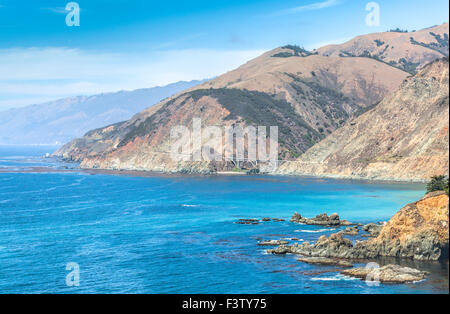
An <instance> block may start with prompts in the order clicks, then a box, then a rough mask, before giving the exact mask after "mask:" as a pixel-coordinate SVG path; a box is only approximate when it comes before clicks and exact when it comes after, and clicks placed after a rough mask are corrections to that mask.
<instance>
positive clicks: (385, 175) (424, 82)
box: [279, 60, 449, 181]
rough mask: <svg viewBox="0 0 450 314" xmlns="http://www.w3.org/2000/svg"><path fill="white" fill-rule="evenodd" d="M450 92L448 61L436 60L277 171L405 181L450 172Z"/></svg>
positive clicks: (424, 178)
mask: <svg viewBox="0 0 450 314" xmlns="http://www.w3.org/2000/svg"><path fill="white" fill-rule="evenodd" d="M448 93H449V66H448V60H439V61H436V62H433V63H432V64H430V65H428V66H426V67H424V68H423V69H422V70H421V71H420V72H419V73H418V74H417V75H415V76H414V77H411V78H409V79H408V80H406V81H405V82H404V83H403V84H402V86H401V87H400V88H399V89H398V90H397V91H396V92H394V93H393V94H391V95H389V96H388V97H386V98H385V99H384V100H383V101H382V102H381V103H380V104H378V105H377V106H376V107H375V108H373V109H371V110H369V111H367V112H366V113H364V114H362V115H361V116H359V117H357V118H356V119H353V120H351V121H349V122H348V123H347V124H346V125H345V126H343V127H342V128H340V129H338V130H336V131H335V132H334V133H333V134H332V135H330V136H328V137H327V138H326V139H324V140H323V141H321V142H320V143H319V144H317V145H315V146H313V147H312V148H310V149H309V150H308V151H307V152H306V153H305V154H304V155H302V156H301V157H300V159H299V160H298V161H297V162H292V163H291V162H287V163H285V164H284V165H282V166H281V167H280V169H279V172H280V173H283V174H307V175H323V176H336V177H345V178H366V179H382V180H406V181H409V180H419V181H420V180H428V179H429V178H430V177H431V176H433V175H439V174H444V173H448V170H449V155H448V149H449V146H448V145H449V94H448Z"/></svg>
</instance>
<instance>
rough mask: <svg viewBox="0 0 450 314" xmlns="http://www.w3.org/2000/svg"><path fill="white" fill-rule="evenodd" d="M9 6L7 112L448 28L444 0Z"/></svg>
mask: <svg viewBox="0 0 450 314" xmlns="http://www.w3.org/2000/svg"><path fill="white" fill-rule="evenodd" d="M69 2H70V1H65V0H40V1H31V0H29V1H17V0H0V111H1V110H6V109H9V108H14V107H21V106H25V105H31V104H36V103H42V102H45V101H49V100H54V99H58V98H63V97H71V96H76V95H92V94H98V93H103V92H113V91H119V90H133V89H137V88H146V87H153V86H161V85H166V84H169V83H173V82H176V81H180V80H185V81H189V80H194V79H205V78H212V77H215V76H218V75H220V74H223V73H225V72H227V71H230V70H232V69H234V68H236V67H238V66H239V65H241V64H243V63H245V62H247V61H248V60H250V59H252V58H254V57H257V56H258V55H260V54H262V53H263V52H265V51H267V50H271V49H274V48H276V47H279V46H282V45H286V44H296V45H299V46H302V47H305V48H307V49H314V48H318V47H321V46H324V45H327V44H332V43H342V42H345V41H347V40H349V39H351V38H353V37H355V36H357V35H361V34H366V33H373V32H382V31H386V30H388V29H392V28H397V27H399V28H401V29H408V30H419V29H422V28H425V27H430V26H433V25H437V24H442V23H444V22H447V21H448V20H449V19H448V12H449V6H448V2H447V1H444V0H428V1H423V0H382V1H381V0H380V1H375V2H376V3H377V4H378V5H379V8H380V23H379V25H378V26H376V25H371V26H370V25H367V24H366V16H367V14H369V13H370V12H369V11H366V5H367V4H368V3H369V2H371V1H360V0H284V1H279V0H208V1H206V0H191V1H172V0H165V1H154V0H77V1H74V2H76V3H77V4H78V6H79V8H80V12H79V26H68V25H67V24H66V17H67V14H68V13H70V11H67V10H66V5H67V4H68V3H69Z"/></svg>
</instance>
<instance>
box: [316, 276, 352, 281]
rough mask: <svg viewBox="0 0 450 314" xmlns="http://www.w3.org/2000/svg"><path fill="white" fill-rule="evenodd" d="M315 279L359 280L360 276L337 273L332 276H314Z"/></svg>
mask: <svg viewBox="0 0 450 314" xmlns="http://www.w3.org/2000/svg"><path fill="white" fill-rule="evenodd" d="M311 280H313V281H342V280H343V281H353V280H359V279H358V278H353V277H348V276H344V275H341V274H337V275H334V276H331V277H313V278H311Z"/></svg>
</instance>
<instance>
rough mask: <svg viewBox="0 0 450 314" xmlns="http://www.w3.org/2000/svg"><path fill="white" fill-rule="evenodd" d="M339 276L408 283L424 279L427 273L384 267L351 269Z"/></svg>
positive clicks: (407, 268) (399, 267) (406, 268)
mask: <svg viewBox="0 0 450 314" xmlns="http://www.w3.org/2000/svg"><path fill="white" fill-rule="evenodd" d="M341 274H343V275H346V276H350V277H355V278H360V279H368V278H370V279H371V280H374V281H376V280H378V281H379V282H382V283H408V282H415V281H420V280H423V279H425V277H426V275H427V274H428V273H427V272H424V271H420V270H417V269H414V268H409V267H401V266H398V265H386V266H383V267H380V268H352V269H347V270H343V271H341Z"/></svg>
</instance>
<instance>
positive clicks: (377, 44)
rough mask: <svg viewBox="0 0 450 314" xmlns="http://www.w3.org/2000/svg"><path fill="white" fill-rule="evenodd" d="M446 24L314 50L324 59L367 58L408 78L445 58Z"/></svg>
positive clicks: (381, 35)
mask: <svg viewBox="0 0 450 314" xmlns="http://www.w3.org/2000/svg"><path fill="white" fill-rule="evenodd" d="M448 29H449V24H448V23H445V24H442V25H439V26H434V27H431V28H426V29H423V30H420V31H417V32H416V31H414V32H406V31H401V30H398V29H397V30H393V31H390V32H386V33H375V34H369V35H363V36H358V37H356V38H354V39H352V40H350V41H348V42H346V43H344V44H342V45H329V46H325V47H323V48H320V49H317V51H315V52H316V53H318V54H320V55H323V56H341V57H367V58H373V59H375V60H378V61H380V62H385V63H387V64H389V65H392V66H395V67H398V68H399V69H402V70H404V71H407V72H409V73H411V74H415V73H417V71H418V70H420V69H421V68H422V67H423V66H424V65H426V64H427V63H429V62H431V61H433V60H436V59H439V58H442V57H448V51H449V40H448V32H449V31H448Z"/></svg>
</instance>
